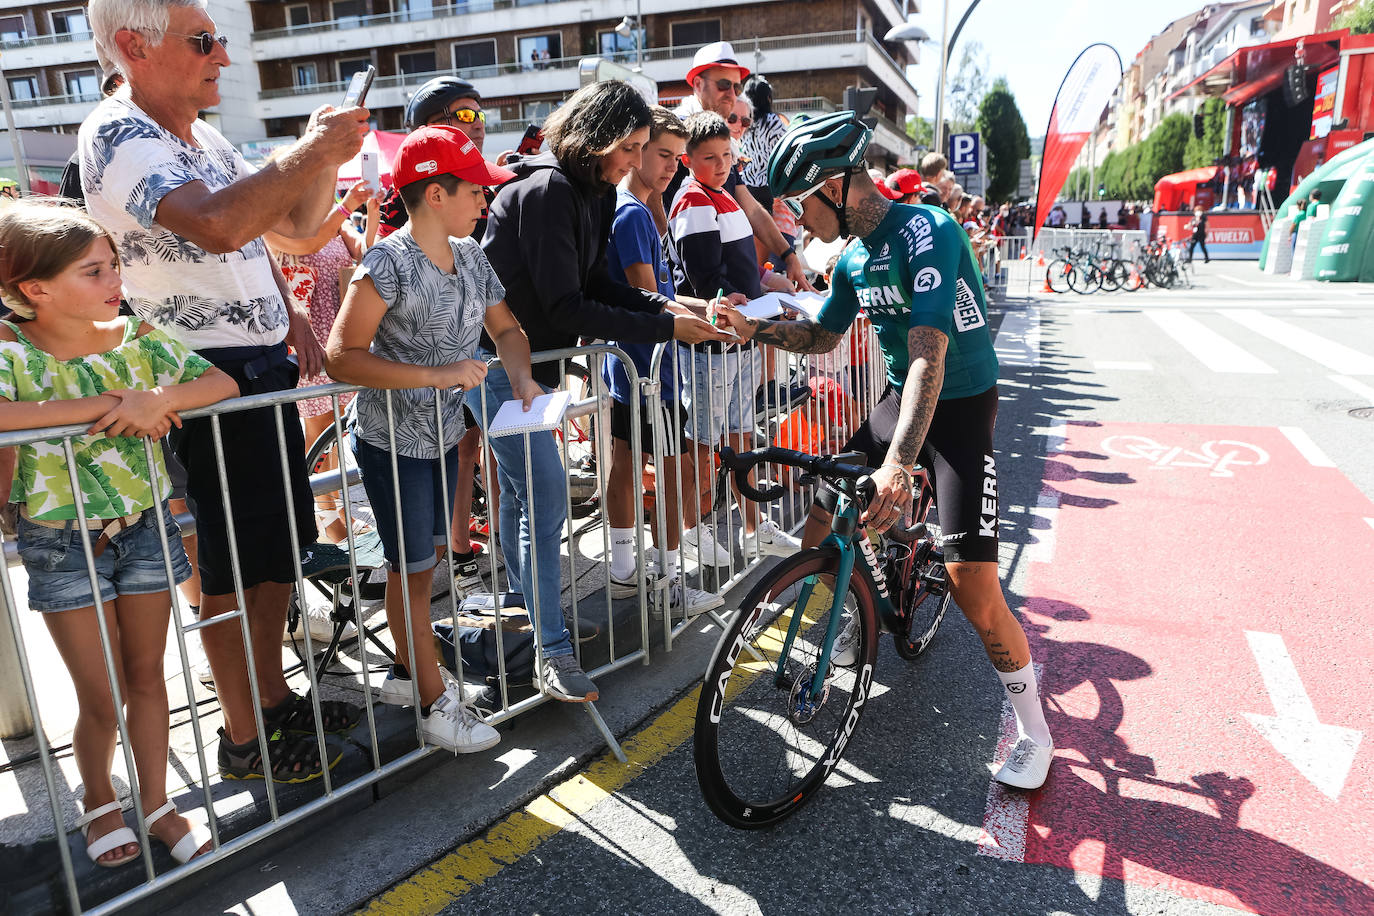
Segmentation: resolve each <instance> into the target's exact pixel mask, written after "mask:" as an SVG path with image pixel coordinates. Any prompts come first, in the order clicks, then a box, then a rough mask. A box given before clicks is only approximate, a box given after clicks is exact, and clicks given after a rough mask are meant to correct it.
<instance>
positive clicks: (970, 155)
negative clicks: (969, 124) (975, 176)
mask: <svg viewBox="0 0 1374 916" xmlns="http://www.w3.org/2000/svg"><path fill="white" fill-rule="evenodd" d="M981 140H982V138H981V137H980V136H979V135H978V134H977V133H972V134H951V135H950V137H949V170H950V171H951V172H953V173H954V174H956V175H967V174H969V173H970V172H978V171H981V170H982V169H981V166H982V161H983V157H982V155H981V152H980V150H979V146H980V144H981Z"/></svg>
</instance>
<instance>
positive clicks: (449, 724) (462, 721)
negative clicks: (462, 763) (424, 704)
mask: <svg viewBox="0 0 1374 916" xmlns="http://www.w3.org/2000/svg"><path fill="white" fill-rule="evenodd" d="M420 734H421V735H422V736H424V739H425V743H426V744H437V745H438V746H439V747H442V748H443V749H444V750H448V751H453V753H455V754H473V753H476V752H477V751H485V750H486V749H487V748H489V747H495V746H496V745H497V744H499V743H500V742H501V733H500V732H498V731H497V730H496V729H494V728H492V727H491V726H490V725H488V724H487V723H485V722H483V721H482V720H481V719H480V718H478V716H477V713H476V712H474V711H473V710H472V709H471V708H470V707H468V706H466V705H465V704H464V703H463V702H462V701H461V700H459V699H458V693H457V690H456V688H454V687H453V686H452V685H449V686H447V687H445V688H444V692H443V693H441V694H439V698H438V699H437V700H435V701H434V702H433V703H431V704H430V707H429V715H427V716H421V717H420Z"/></svg>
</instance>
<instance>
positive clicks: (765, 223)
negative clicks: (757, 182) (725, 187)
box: [735, 182, 816, 293]
mask: <svg viewBox="0 0 1374 916" xmlns="http://www.w3.org/2000/svg"><path fill="white" fill-rule="evenodd" d="M735 200H736V201H737V202H738V203H739V205H740V209H742V210H743V211H744V215H745V216H747V217H749V226H750V228H752V229H753V230H754V237H755V238H757V239H758V240H759V241H760V242H762V243H763V247H764V248H766V249H767V250H769V251H772V252H776V254H777V255H778V256H781V257H782V259H783V260H784V261H785V262H786V263H784V264H780V265H779V266H780V267H782V268H783V270H784V271H786V273H787V279H789V280H791V281H792V282H793V283H795V284H796V285H797V289H801V290H806V291H807V292H812V293H814V292H815V291H816V288H815V287H814V286H812V285H811V284H810V283H809V282H808V281H807V279H806V270H805V269H804V268H803V267H802V262H801V257H800V256H798V255H797V252H796V250H795V249H793V248H792V246H791V245H789V244H787V239H785V238H783V237H782V233H781V232H780V231H778V224H777V223H775V222H773V214H771V213H769V212H768V211H767V210H765V209H763V207H762V206H760V205H759V202H758V201H757V200H755V199H754V194H753V192H751V191H750V190H749V189H748V188H747V187H745V185H744V182H740V183H739V184H737V185H735ZM788 252H791V254H788ZM774 263H776V262H774Z"/></svg>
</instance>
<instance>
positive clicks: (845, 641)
mask: <svg viewBox="0 0 1374 916" xmlns="http://www.w3.org/2000/svg"><path fill="white" fill-rule="evenodd" d="M830 661H831V662H832V663H834V664H836V665H838V666H839V667H841V668H853V667H854V665H855V664H856V663H857V662H858V661H859V619H858V618H857V617H855V616H854V615H853V614H850V613H849V612H848V611H846V612H845V615H844V620H843V621H842V622H841V623H840V632H839V635H837V636H836V637H835V645H834V646H833V647H832V648H831V649H830Z"/></svg>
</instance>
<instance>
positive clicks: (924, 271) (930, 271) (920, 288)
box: [911, 267, 944, 293]
mask: <svg viewBox="0 0 1374 916" xmlns="http://www.w3.org/2000/svg"><path fill="white" fill-rule="evenodd" d="M943 279H944V278H943V277H941V276H940V272H939V271H938V270H936V269H935V268H934V267H922V268H921V269H920V270H918V271H916V276H914V277H912V278H911V287H912V289H914V290H916V292H918V293H928V292H930V291H931V290H933V289H936V288H937V287H939V285H940V283H941V281H942V280H943Z"/></svg>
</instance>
